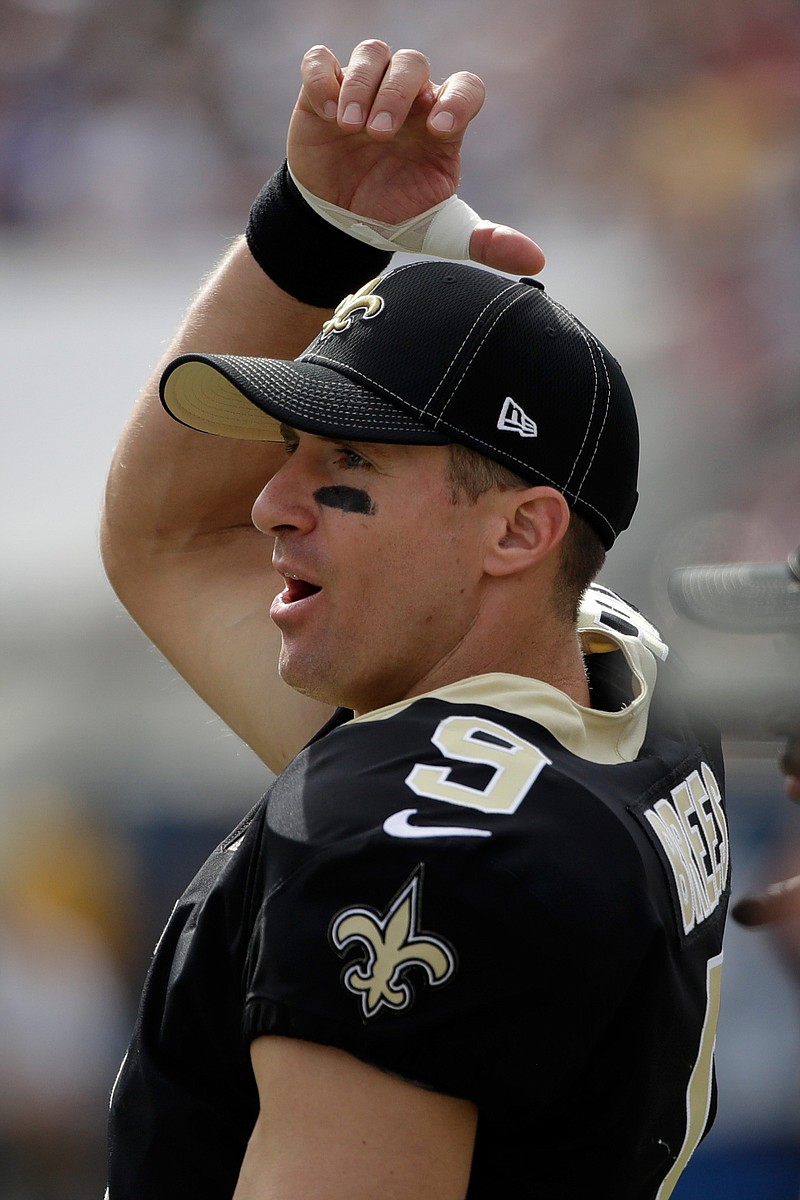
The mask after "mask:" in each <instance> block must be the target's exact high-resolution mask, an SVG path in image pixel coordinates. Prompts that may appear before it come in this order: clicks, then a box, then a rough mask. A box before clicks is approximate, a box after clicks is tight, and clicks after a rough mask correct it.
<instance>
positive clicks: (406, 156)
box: [287, 41, 544, 275]
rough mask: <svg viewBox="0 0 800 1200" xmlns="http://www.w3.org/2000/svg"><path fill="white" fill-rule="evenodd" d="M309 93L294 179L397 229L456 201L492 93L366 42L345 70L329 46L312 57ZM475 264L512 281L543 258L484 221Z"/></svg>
mask: <svg viewBox="0 0 800 1200" xmlns="http://www.w3.org/2000/svg"><path fill="white" fill-rule="evenodd" d="M301 77H302V81H303V84H302V88H301V90H300V95H299V97H298V100H297V104H296V106H295V110H294V113H293V114H292V119H291V122H290V125H289V136H288V143H287V155H288V159H289V163H290V165H291V168H292V171H293V172H294V174H295V175H296V177H297V178H298V179H299V180H300V182H301V183H302V184H304V185H305V186H306V187H307V188H308V189H309V190H310V191H312V192H314V193H315V194H316V195H317V196H320V197H322V198H323V199H325V200H329V201H331V202H332V203H333V204H337V205H339V207H340V208H346V209H348V210H349V211H350V212H353V213H356V214H358V215H361V216H368V217H372V218H373V219H375V220H379V221H386V222H389V223H391V224H397V223H399V222H401V221H405V220H407V219H408V218H410V217H414V216H417V214H418V213H421V212H424V211H425V210H426V209H428V208H431V207H432V206H433V205H434V204H439V203H440V202H441V201H442V200H447V199H448V198H449V197H450V196H452V195H454V194H455V192H456V189H457V187H458V181H459V178H460V173H461V144H462V142H463V140H464V135H465V133H466V130H467V127H468V125H469V123H470V121H471V120H472V119H473V117H475V116H476V115H477V114H478V112H479V111H480V109H481V107H482V105H483V101H484V96H485V88H484V85H483V82H482V81H481V80H480V79H479V78H478V76H477V75H473V74H471V73H470V72H467V71H459V72H457V73H456V74H454V75H451V76H450V77H449V79H446V80H445V82H444V83H443V84H440V85H438V86H437V85H436V84H434V83H433V82H432V80H431V76H430V64H429V62H428V60H427V58H425V56H424V55H423V54H421V53H420V52H419V51H418V50H398V51H397V52H396V53H395V54H392V52H391V50H390V49H389V47H388V46H387V45H386V44H385V43H384V42H379V41H367V42H361V43H360V44H359V45H358V46H356V48H355V49H354V50H353V53H352V55H351V56H350V62H349V63H348V65H347V67H345V68H344V69H343V68H342V67H341V65H340V64H339V62H338V60H337V58H336V56H335V55H334V54H333V53H332V51H330V50H329V49H328V48H327V47H326V46H314V47H312V49H310V50H309V51H308V52H307V53H306V54H305V55H304V57H303V62H302V66H301ZM470 257H471V258H472V259H473V260H474V261H475V262H479V263H482V264H483V265H484V266H487V267H492V268H494V269H495V270H499V271H506V272H509V273H511V274H519V275H525V274H528V275H530V274H535V273H536V272H538V271H541V269H542V267H543V266H544V254H543V253H542V251H541V250H540V248H539V247H538V246H537V245H536V243H535V242H532V241H531V239H530V238H528V237H526V236H525V235H524V234H523V233H520V232H519V231H517V230H515V229H509V228H508V227H507V226H501V225H495V224H494V223H493V222H490V221H482V222H481V224H480V225H479V226H478V227H477V228H476V229H475V231H474V232H473V234H472V240H471V242H470Z"/></svg>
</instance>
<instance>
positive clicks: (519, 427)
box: [497, 396, 539, 437]
mask: <svg viewBox="0 0 800 1200" xmlns="http://www.w3.org/2000/svg"><path fill="white" fill-rule="evenodd" d="M497 428H498V429H501V430H503V431H504V432H505V433H516V434H518V435H519V437H538V435H539V430H538V429H537V428H536V422H535V421H532V420H531V419H530V417H529V416H528V414H527V413H526V412H525V410H524V409H523V408H520V406H519V405H518V404H517V402H516V400H512V398H511V396H506V398H505V401H504V402H503V407H502V408H501V409H500V416H499V418H498V420H497Z"/></svg>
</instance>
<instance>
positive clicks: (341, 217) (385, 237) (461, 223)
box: [289, 167, 481, 259]
mask: <svg viewBox="0 0 800 1200" xmlns="http://www.w3.org/2000/svg"><path fill="white" fill-rule="evenodd" d="M289 174H290V175H291V176H292V179H293V180H294V183H295V185H296V187H297V190H298V191H299V192H300V194H301V196H302V197H303V199H304V200H305V202H306V204H308V205H309V207H310V208H313V210H314V212H316V213H318V214H319V215H320V216H321V217H324V219H325V220H326V221H328V222H329V223H330V224H331V225H335V226H336V227H337V228H338V229H343V230H344V232H345V233H347V234H349V235H350V237H354V238H357V239H358V241H359V242H366V243H367V245H369V246H375V247H376V248H377V249H378V250H389V251H392V252H394V251H395V250H406V251H409V252H410V253H411V254H430V255H431V256H432V257H434V258H454V259H458V258H469V242H470V238H471V237H472V231H473V229H474V228H475V226H476V225H477V224H478V223H479V222H480V220H481V218H480V217H479V216H478V214H477V213H476V212H475V211H474V210H473V209H471V208H470V206H469V205H468V204H465V203H464V201H463V200H459V198H458V196H451V197H450V198H449V199H448V200H442V202H441V203H440V204H434V206H433V208H428V209H426V210H425V212H423V213H419V215H418V216H416V217H411V218H410V219H409V220H408V221H401V222H400V223H399V224H398V225H390V224H388V223H387V222H386V221H374V220H373V219H372V218H371V217H360V216H358V215H357V214H356V213H351V212H349V211H348V209H346V208H339V206H338V204H331V203H330V201H328V200H322V199H320V197H319V196H315V195H314V193H313V192H310V191H309V190H308V188H306V187H303V185H302V183H300V181H299V179H298V178H297V176H296V175H295V174H294V173H293V172H292V168H291V167H289Z"/></svg>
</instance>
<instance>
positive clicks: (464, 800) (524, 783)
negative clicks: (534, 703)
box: [406, 717, 551, 813]
mask: <svg viewBox="0 0 800 1200" xmlns="http://www.w3.org/2000/svg"><path fill="white" fill-rule="evenodd" d="M431 741H432V742H433V744H434V746H436V748H437V749H438V750H440V751H441V753H442V754H443V755H444V757H445V758H449V759H451V760H452V761H454V762H463V763H473V764H478V765H482V766H486V767H491V768H492V771H493V774H492V776H491V778H490V779H489V782H488V783H487V784H486V786H485V787H483V788H475V787H469V786H468V785H467V784H464V783H456V782H455V780H453V779H451V774H452V769H451V768H450V767H434V766H431V765H430V764H427V763H415V765H414V766H413V767H412V769H411V771H410V772H409V774H408V776H407V777H406V784H407V785H408V787H410V788H411V791H412V792H414V794H415V795H417V796H425V797H427V798H428V799H430V800H444V801H445V802H446V803H447V804H458V805H460V806H461V807H462V808H472V809H477V811H478V812H483V813H513V812H516V810H517V808H518V807H519V805H520V804H521V802H522V800H523V799H524V798H525V796H526V795H527V793H528V791H529V790H530V788H531V785H532V784H533V783H534V781H535V780H536V778H537V776H538V775H539V773H540V772H541V771H542V770H543V768H544V767H546V766H549V765H550V762H551V760H550V759H549V758H547V756H546V755H544V754H542V752H541V750H538V749H537V748H536V746H533V745H531V743H530V742H526V741H525V740H524V738H521V737H517V735H516V734H515V733H512V732H511V730H509V729H506V728H505V726H503V725H498V724H497V723H496V722H495V721H488V720H485V719H484V718H482V717H445V718H444V720H443V721H440V722H439V724H438V725H437V727H436V732H435V733H434V734H433V737H432V738H431Z"/></svg>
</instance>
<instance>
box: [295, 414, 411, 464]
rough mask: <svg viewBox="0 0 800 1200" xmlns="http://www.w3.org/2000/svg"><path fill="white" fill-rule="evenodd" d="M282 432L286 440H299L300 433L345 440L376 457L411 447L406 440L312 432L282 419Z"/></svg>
mask: <svg viewBox="0 0 800 1200" xmlns="http://www.w3.org/2000/svg"><path fill="white" fill-rule="evenodd" d="M279 429H280V434H281V437H282V438H283V440H284V442H297V441H299V440H300V435H301V434H305V435H306V436H307V437H315V438H318V439H319V440H320V441H321V442H332V443H338V442H344V443H345V444H346V445H348V446H353V447H354V448H358V447H359V446H363V447H364V448H365V449H367V448H368V449H369V453H370V455H371V456H373V457H376V458H385V457H386V456H387V455H389V454H390V453H393V452H397V451H399V452H400V453H402V454H403V455H407V454H408V452H409V449H410V446H408V445H407V444H406V443H405V442H365V441H364V440H363V438H355V437H348V435H347V434H338V435H336V436H334V437H329V436H328V435H327V434H323V433H311V432H310V430H307V429H296V428H295V427H294V426H293V425H287V424H286V422H285V421H281V423H280V425H279Z"/></svg>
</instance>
